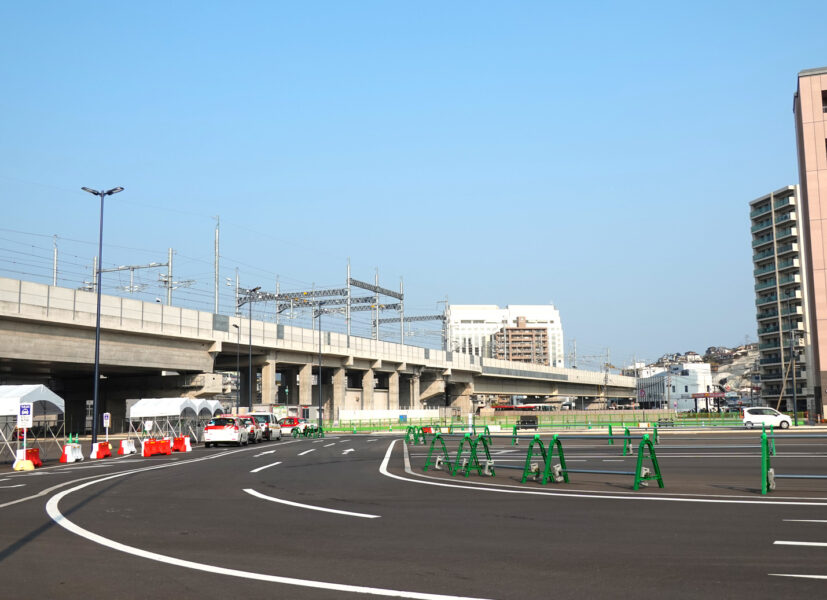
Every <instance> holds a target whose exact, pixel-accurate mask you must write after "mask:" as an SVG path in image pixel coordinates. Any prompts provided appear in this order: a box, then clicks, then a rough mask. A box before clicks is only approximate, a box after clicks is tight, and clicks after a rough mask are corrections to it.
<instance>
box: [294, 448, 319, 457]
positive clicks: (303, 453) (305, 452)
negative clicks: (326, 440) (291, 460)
mask: <svg viewBox="0 0 827 600" xmlns="http://www.w3.org/2000/svg"><path fill="white" fill-rule="evenodd" d="M315 451H316V449H315V448H311V449H310V450H305V451H304V452H299V454H298V455H299V456H304V455H305V454H310V453H311V452H315Z"/></svg>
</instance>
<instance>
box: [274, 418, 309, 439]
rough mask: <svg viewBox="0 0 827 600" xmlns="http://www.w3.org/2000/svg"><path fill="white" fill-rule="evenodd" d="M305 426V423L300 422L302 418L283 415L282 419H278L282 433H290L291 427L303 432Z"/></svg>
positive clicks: (291, 431)
mask: <svg viewBox="0 0 827 600" xmlns="http://www.w3.org/2000/svg"><path fill="white" fill-rule="evenodd" d="M305 426H306V424H305V423H302V419H299V418H298V417H284V418H283V419H279V427H281V430H282V432H283V433H284V435H291V434H292V433H293V429H298V430H299V432H303V431H304V428H305Z"/></svg>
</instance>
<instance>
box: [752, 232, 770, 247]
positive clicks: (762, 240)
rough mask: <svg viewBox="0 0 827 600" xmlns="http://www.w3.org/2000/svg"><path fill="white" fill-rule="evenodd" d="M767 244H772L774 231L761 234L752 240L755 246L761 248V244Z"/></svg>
mask: <svg viewBox="0 0 827 600" xmlns="http://www.w3.org/2000/svg"><path fill="white" fill-rule="evenodd" d="M767 244H772V233H770V234H766V233H765V234H764V235H760V236H758V237H757V238H755V239H754V240H752V247H753V248H760V247H761V246H766V245H767Z"/></svg>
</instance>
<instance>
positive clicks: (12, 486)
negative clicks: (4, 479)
mask: <svg viewBox="0 0 827 600" xmlns="http://www.w3.org/2000/svg"><path fill="white" fill-rule="evenodd" d="M18 487H26V484H25V483H18V484H17V485H0V490H8V489H11V488H18Z"/></svg>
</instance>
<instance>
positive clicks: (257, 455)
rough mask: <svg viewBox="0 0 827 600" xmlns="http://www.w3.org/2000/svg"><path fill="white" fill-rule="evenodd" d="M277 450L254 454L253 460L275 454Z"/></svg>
mask: <svg viewBox="0 0 827 600" xmlns="http://www.w3.org/2000/svg"><path fill="white" fill-rule="evenodd" d="M275 453H276V451H275V450H267V451H266V452H260V453H259V454H253V458H258V457H259V456H264V455H265V454H275Z"/></svg>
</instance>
